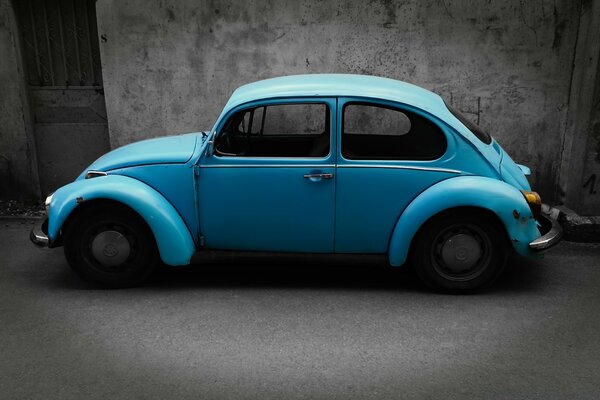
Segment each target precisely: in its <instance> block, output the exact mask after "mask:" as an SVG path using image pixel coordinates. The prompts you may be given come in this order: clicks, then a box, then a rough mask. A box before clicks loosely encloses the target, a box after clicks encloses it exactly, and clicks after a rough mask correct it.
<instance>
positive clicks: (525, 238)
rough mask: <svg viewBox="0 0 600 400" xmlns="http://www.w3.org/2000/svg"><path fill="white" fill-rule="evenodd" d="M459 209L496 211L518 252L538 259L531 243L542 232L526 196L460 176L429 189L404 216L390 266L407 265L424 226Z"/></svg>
mask: <svg viewBox="0 0 600 400" xmlns="http://www.w3.org/2000/svg"><path fill="white" fill-rule="evenodd" d="M455 207H479V208H484V209H487V210H490V211H492V212H493V213H494V214H496V215H497V216H498V218H499V219H500V221H502V224H503V225H504V228H505V229H506V232H507V233H508V237H509V239H510V241H511V243H512V244H513V247H514V248H515V250H516V251H517V252H518V253H519V254H521V255H524V256H532V255H534V253H533V252H532V251H531V250H530V249H529V243H530V242H531V241H533V240H534V239H536V238H538V237H539V236H540V232H539V230H538V228H537V222H536V221H535V218H534V217H533V215H532V213H531V209H530V208H529V205H528V204H527V202H526V201H525V198H524V196H523V195H522V193H521V192H520V191H519V190H518V189H516V188H515V187H514V186H511V185H509V184H507V183H505V182H502V181H499V180H497V179H493V178H486V177H482V176H459V177H456V178H450V179H446V180H444V181H441V182H439V183H437V184H435V185H433V186H431V187H429V188H428V189H427V190H425V191H423V192H422V193H421V194H419V195H418V196H417V197H416V198H415V199H414V200H413V201H412V202H411V203H410V204H409V205H408V206H407V207H406V209H405V210H404V211H403V212H402V214H401V215H400V218H399V219H398V222H397V223H396V226H395V228H394V230H393V233H392V236H391V239H390V245H389V255H388V256H389V261H390V264H391V265H393V266H399V265H402V264H404V263H405V262H406V258H407V256H408V252H409V249H410V245H411V242H412V240H413V238H414V236H415V234H416V233H417V231H418V230H419V229H420V228H421V226H422V225H423V224H424V223H425V222H426V221H427V220H428V219H430V218H431V217H433V216H434V215H436V214H438V213H439V212H442V211H444V210H448V209H450V208H455ZM515 211H516V213H515ZM515 216H516V217H515Z"/></svg>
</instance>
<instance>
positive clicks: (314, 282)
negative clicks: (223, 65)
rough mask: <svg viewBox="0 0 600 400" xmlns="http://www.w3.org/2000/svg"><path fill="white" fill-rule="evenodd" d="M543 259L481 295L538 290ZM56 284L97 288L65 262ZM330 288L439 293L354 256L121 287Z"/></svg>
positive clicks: (239, 265)
mask: <svg viewBox="0 0 600 400" xmlns="http://www.w3.org/2000/svg"><path fill="white" fill-rule="evenodd" d="M543 275H544V268H543V266H541V265H540V264H539V261H536V260H533V261H532V260H528V259H524V258H522V257H519V256H516V255H514V256H511V257H510V259H509V263H508V265H507V268H506V269H505V270H504V272H503V273H502V275H501V276H500V277H499V278H498V280H497V281H496V282H495V283H494V284H493V285H492V286H491V287H490V288H488V289H486V290H483V291H482V292H479V293H475V294H476V295H478V294H479V295H485V294H488V293H494V294H510V293H519V292H531V291H535V290H536V289H537V288H538V287H539V286H540V284H541V282H542V281H543ZM52 282H53V284H54V285H55V286H56V287H60V288H64V289H71V290H98V288H97V287H95V286H94V285H92V284H89V283H87V282H84V281H82V280H80V279H79V278H78V277H77V276H75V274H74V273H73V272H72V271H71V270H70V268H68V267H67V266H66V265H65V268H64V269H63V270H62V271H61V272H60V273H58V274H56V276H55V277H54V279H52ZM182 288H184V289H191V288H198V289H203V288H204V289H236V288H257V289H261V288H268V289H273V288H280V289H328V290H365V291H369V290H371V291H372V290H378V291H397V292H420V293H435V291H434V290H432V289H430V288H429V287H427V286H426V285H425V284H423V282H421V280H420V279H419V277H418V276H417V275H416V274H415V273H414V271H413V270H412V268H411V267H410V265H408V264H406V265H404V266H402V267H400V268H392V267H389V266H388V265H387V264H386V263H385V262H375V261H373V262H365V261H357V260H353V259H352V258H348V259H346V260H344V259H342V260H339V261H335V260H330V259H328V260H320V259H318V258H317V259H314V260H312V261H310V262H306V261H305V260H304V259H303V260H302V261H294V260H293V259H291V260H290V259H285V260H280V259H277V258H272V257H266V258H265V259H255V260H252V261H241V262H239V261H237V262H235V263H234V262H225V263H215V264H205V265H188V266H180V267H170V266H162V267H160V268H159V269H158V270H157V271H156V272H155V273H154V274H153V275H152V276H151V277H150V279H149V280H148V281H146V282H145V283H144V284H143V285H142V286H141V287H139V288H131V289H120V290H136V289H144V290H157V291H165V290H177V289H182Z"/></svg>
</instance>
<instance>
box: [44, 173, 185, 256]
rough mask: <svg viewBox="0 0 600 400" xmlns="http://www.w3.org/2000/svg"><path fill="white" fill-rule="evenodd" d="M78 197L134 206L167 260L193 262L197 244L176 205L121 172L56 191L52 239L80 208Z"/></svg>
mask: <svg viewBox="0 0 600 400" xmlns="http://www.w3.org/2000/svg"><path fill="white" fill-rule="evenodd" d="M77 198H82V199H83V201H90V200H94V199H112V200H116V201H119V202H121V203H123V204H125V205H127V206H129V207H131V208H132V209H133V210H135V211H136V212H137V213H138V214H139V215H140V216H141V217H142V218H143V219H144V220H145V221H146V223H147V224H148V226H150V229H151V230H152V233H153V234H154V237H155V239H156V244H157V245H158V250H159V253H160V257H161V258H162V260H163V261H164V262H165V263H167V264H169V265H185V264H189V262H190V259H191V257H192V254H194V252H195V250H196V246H195V244H194V241H193V240H192V235H191V233H190V231H189V230H188V228H187V227H186V225H185V224H184V222H183V220H182V219H181V217H180V216H179V214H178V213H177V211H176V210H175V208H174V207H173V206H172V205H171V204H170V203H169V202H168V201H167V200H166V199H165V198H164V197H163V196H161V195H160V193H158V192H157V191H156V190H154V189H152V188H151V187H150V186H148V185H146V184H145V183H143V182H140V181H138V180H136V179H132V178H128V177H125V176H119V175H108V176H102V177H98V178H93V179H85V180H78V181H75V182H73V183H70V184H68V185H65V186H63V187H61V188H60V189H58V190H57V191H56V192H54V195H53V196H52V202H51V204H50V214H49V216H48V236H49V238H50V240H51V241H54V240H56V238H57V236H58V232H59V230H60V228H61V227H62V225H63V223H64V222H65V220H66V219H67V217H68V216H69V215H70V214H71V212H72V211H73V210H74V209H75V207H77V204H78V203H77Z"/></svg>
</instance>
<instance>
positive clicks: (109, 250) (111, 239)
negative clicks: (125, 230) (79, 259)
mask: <svg viewBox="0 0 600 400" xmlns="http://www.w3.org/2000/svg"><path fill="white" fill-rule="evenodd" d="M130 253H131V246H130V244H129V240H127V238H126V237H125V236H123V234H122V233H121V232H117V231H112V230H109V231H103V232H100V233H99V234H98V235H96V237H94V239H93V240H92V255H93V256H94V258H95V259H96V260H97V261H98V262H99V263H100V264H102V265H104V266H107V267H114V266H117V265H120V264H123V263H124V262H125V261H126V260H127V258H129V254H130Z"/></svg>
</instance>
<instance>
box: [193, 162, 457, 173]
mask: <svg viewBox="0 0 600 400" xmlns="http://www.w3.org/2000/svg"><path fill="white" fill-rule="evenodd" d="M199 167H200V168H285V167H287V168H384V169H407V170H416V171H434V172H447V173H449V174H461V173H462V172H461V171H459V170H457V169H448V168H435V167H418V166H412V165H381V164H378V165H369V164H350V165H346V164H344V165H337V166H336V165H335V164H209V165H206V164H200V165H199Z"/></svg>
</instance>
